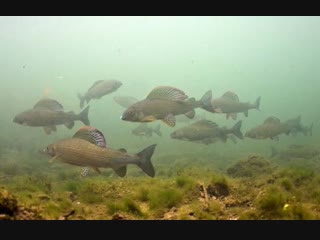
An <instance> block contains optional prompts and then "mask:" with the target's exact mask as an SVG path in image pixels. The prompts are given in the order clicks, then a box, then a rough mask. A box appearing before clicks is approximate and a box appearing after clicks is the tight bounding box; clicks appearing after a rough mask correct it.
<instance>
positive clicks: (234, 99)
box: [222, 91, 239, 102]
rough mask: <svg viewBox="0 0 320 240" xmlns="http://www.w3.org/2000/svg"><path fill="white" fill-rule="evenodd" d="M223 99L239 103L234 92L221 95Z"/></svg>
mask: <svg viewBox="0 0 320 240" xmlns="http://www.w3.org/2000/svg"><path fill="white" fill-rule="evenodd" d="M222 97H223V98H227V99H229V100H232V101H234V102H239V97H238V95H237V94H235V93H234V92H230V91H229V92H226V93H224V94H223V95H222Z"/></svg>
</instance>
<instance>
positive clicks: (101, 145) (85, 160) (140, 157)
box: [40, 126, 156, 177]
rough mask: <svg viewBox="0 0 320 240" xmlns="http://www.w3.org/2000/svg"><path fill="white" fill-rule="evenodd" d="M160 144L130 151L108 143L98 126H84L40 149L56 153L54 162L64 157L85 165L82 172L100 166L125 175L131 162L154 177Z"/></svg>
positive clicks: (97, 168) (77, 164)
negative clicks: (70, 136)
mask: <svg viewBox="0 0 320 240" xmlns="http://www.w3.org/2000/svg"><path fill="white" fill-rule="evenodd" d="M155 147H156V144H153V145H150V146H149V147H147V148H145V149H143V150H142V151H141V152H139V153H137V154H129V153H127V151H126V150H125V149H123V148H122V149H118V150H117V149H112V148H109V147H107V144H106V140H105V137H104V135H103V133H102V132H100V131H99V130H98V129H96V128H93V127H90V126H83V127H81V128H80V129H79V130H78V131H77V132H76V133H75V134H74V135H73V137H72V138H71V139H64V140H59V141H57V142H54V143H52V144H50V145H48V146H47V147H46V148H44V149H43V150H42V151H40V153H44V154H46V155H49V156H50V157H52V158H51V159H50V162H52V161H54V160H60V161H62V162H64V163H68V164H71V165H76V166H81V167H84V170H83V171H84V172H83V174H82V175H85V174H87V172H88V168H92V169H94V170H95V171H96V172H98V173H101V172H100V168H112V169H113V170H114V171H115V173H116V174H117V175H118V176H120V177H124V176H125V175H126V173H127V165H128V164H134V165H137V166H138V167H140V168H141V169H142V170H143V171H144V172H145V173H146V174H147V175H148V176H150V177H154V176H155V170H154V167H153V165H152V162H151V157H152V155H153V153H154V150H155Z"/></svg>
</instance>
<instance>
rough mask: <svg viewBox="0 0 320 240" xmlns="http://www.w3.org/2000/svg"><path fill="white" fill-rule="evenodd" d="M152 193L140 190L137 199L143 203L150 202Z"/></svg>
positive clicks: (143, 189) (145, 189)
mask: <svg viewBox="0 0 320 240" xmlns="http://www.w3.org/2000/svg"><path fill="white" fill-rule="evenodd" d="M149 193H150V191H149V190H148V189H147V188H144V187H142V188H140V189H139V190H138V192H137V199H138V200H139V201H141V202H147V201H148V200H149Z"/></svg>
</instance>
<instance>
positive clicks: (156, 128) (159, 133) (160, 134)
mask: <svg viewBox="0 0 320 240" xmlns="http://www.w3.org/2000/svg"><path fill="white" fill-rule="evenodd" d="M152 130H153V131H154V132H155V133H156V134H157V135H158V136H160V137H161V136H162V133H161V132H160V124H158V126H156V127H155V128H154V129H152Z"/></svg>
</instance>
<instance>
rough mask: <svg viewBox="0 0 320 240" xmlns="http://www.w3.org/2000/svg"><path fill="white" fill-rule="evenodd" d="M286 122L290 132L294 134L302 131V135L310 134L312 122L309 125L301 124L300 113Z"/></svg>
mask: <svg viewBox="0 0 320 240" xmlns="http://www.w3.org/2000/svg"><path fill="white" fill-rule="evenodd" d="M286 124H288V125H289V127H290V134H291V135H293V136H296V135H297V134H298V133H300V132H301V133H303V135H304V136H312V129H313V123H311V124H310V125H309V126H303V125H302V124H301V115H299V116H298V117H296V118H293V119H289V120H287V121H286Z"/></svg>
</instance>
